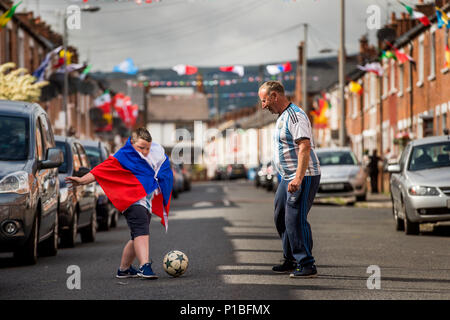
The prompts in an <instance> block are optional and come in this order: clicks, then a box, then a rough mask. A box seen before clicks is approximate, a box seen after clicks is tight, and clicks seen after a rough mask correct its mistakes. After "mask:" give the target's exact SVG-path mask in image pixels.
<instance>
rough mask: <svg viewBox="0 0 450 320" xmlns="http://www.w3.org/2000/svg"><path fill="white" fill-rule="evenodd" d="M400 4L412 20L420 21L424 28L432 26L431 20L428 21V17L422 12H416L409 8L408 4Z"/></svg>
mask: <svg viewBox="0 0 450 320" xmlns="http://www.w3.org/2000/svg"><path fill="white" fill-rule="evenodd" d="M400 3H401V4H402V5H403V6H404V7H405V8H406V11H408V13H409V15H410V16H411V17H412V18H414V19H416V20H419V21H420V22H421V23H422V24H423V25H424V26H429V25H430V24H431V23H430V20H428V17H427V16H426V15H424V14H423V13H422V12H419V11H416V10H414V9H413V8H411V7H410V6H407V5H406V4H404V3H403V2H400Z"/></svg>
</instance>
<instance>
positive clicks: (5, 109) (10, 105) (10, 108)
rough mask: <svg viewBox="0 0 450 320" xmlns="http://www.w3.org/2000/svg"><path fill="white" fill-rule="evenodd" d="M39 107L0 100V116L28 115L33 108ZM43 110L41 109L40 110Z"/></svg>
mask: <svg viewBox="0 0 450 320" xmlns="http://www.w3.org/2000/svg"><path fill="white" fill-rule="evenodd" d="M37 107H39V108H40V106H39V105H38V104H36V103H33V102H26V101H10V100H0V114H3V115H5V114H8V115H16V116H17V115H21V116H25V115H29V114H31V113H32V112H34V110H35V108H37ZM42 110H43V109H42Z"/></svg>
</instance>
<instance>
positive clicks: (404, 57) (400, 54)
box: [394, 48, 415, 64]
mask: <svg viewBox="0 0 450 320" xmlns="http://www.w3.org/2000/svg"><path fill="white" fill-rule="evenodd" d="M394 50H395V55H396V57H397V60H398V61H399V62H400V64H403V63H405V62H408V61H410V62H412V63H415V62H414V60H413V58H412V57H411V56H410V55H408V54H406V53H403V52H400V50H398V49H396V48H394Z"/></svg>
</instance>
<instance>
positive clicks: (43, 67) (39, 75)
mask: <svg viewBox="0 0 450 320" xmlns="http://www.w3.org/2000/svg"><path fill="white" fill-rule="evenodd" d="M61 49H62V46H60V47H58V48H56V49H53V50H52V51H50V52H49V53H47V55H46V56H45V59H44V61H42V62H41V64H40V65H39V67H38V68H37V69H36V70H35V71H34V72H33V77H35V78H36V79H37V82H41V81H44V80H45V72H46V71H47V68H48V66H49V64H50V61H51V60H52V58H53V56H54V55H56V54H58V52H59V51H60V50H61Z"/></svg>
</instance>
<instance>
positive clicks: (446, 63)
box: [444, 45, 450, 69]
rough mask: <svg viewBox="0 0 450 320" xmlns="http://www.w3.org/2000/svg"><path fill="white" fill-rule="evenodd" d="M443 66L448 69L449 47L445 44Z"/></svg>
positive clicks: (449, 59)
mask: <svg viewBox="0 0 450 320" xmlns="http://www.w3.org/2000/svg"><path fill="white" fill-rule="evenodd" d="M444 68H449V69H450V49H449V48H448V45H446V46H445V65H444Z"/></svg>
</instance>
